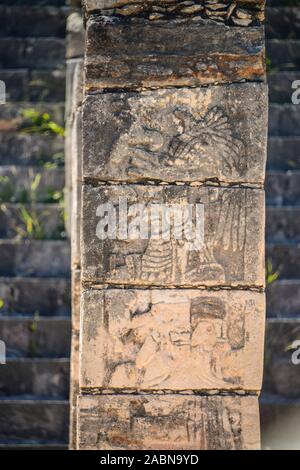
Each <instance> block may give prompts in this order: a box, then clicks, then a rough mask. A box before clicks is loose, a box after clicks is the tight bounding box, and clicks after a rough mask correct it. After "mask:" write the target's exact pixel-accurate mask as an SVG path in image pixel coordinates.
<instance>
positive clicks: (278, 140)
mask: <svg viewBox="0 0 300 470" xmlns="http://www.w3.org/2000/svg"><path fill="white" fill-rule="evenodd" d="M267 168H268V169H273V170H297V169H300V137H269V139H268V160H267Z"/></svg>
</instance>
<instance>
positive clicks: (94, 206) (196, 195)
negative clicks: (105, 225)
mask: <svg viewBox="0 0 300 470" xmlns="http://www.w3.org/2000/svg"><path fill="white" fill-rule="evenodd" d="M120 198H127V203H128V206H127V207H128V211H127V213H128V214H129V224H128V229H129V230H130V227H131V226H130V224H131V223H132V226H133V225H134V223H135V217H136V216H138V213H137V212H135V211H134V210H133V211H131V212H130V210H131V209H132V204H136V203H143V204H144V205H145V211H144V212H142V215H143V220H147V217H148V216H150V215H151V210H152V208H153V206H155V205H158V204H162V203H163V204H168V205H170V207H172V205H173V204H174V205H176V204H177V205H179V207H182V206H184V205H186V204H192V205H193V207H195V204H198V205H201V204H202V205H203V206H202V207H203V208H204V217H203V223H204V244H203V245H201V246H199V248H198V246H196V247H195V249H191V244H190V242H189V241H188V240H187V238H185V237H183V238H182V240H178V239H175V229H174V227H175V223H176V222H175V221H174V220H173V219H171V230H170V238H169V239H168V240H165V239H163V238H162V235H163V233H160V234H159V235H160V239H155V234H154V236H153V232H151V229H149V231H148V236H149V237H148V239H144V240H142V239H139V238H137V239H127V240H122V239H105V240H103V239H100V238H99V237H98V235H99V226H100V224H101V223H102V221H103V220H104V217H100V216H99V215H97V210H98V208H99V207H101V205H102V204H106V203H111V204H112V205H114V206H115V207H117V206H118V204H119V201H120ZM130 207H131V209H130ZM173 207H174V206H173ZM82 217H83V219H82V244H81V250H82V281H83V282H87V281H88V282H92V283H94V284H95V283H96V284H97V283H112V284H129V285H144V286H146V285H162V286H168V285H169V286H174V285H176V286H201V285H207V286H221V285H223V286H224V285H226V286H256V287H262V286H263V285H264V272H263V267H264V192H263V191H262V190H256V189H245V188H215V187H197V188H194V187H187V186H175V185H172V186H155V187H154V186H149V185H148V186H143V185H131V186H123V185H116V186H107V185H105V186H99V187H92V186H89V185H85V187H84V189H83V214H82ZM154 220H155V219H154ZM172 220H173V224H172ZM118 222H120V223H118ZM122 224H123V219H122V215H121V217H117V226H118V225H119V226H122V227H123V226H124V225H122ZM177 227H178V225H177ZM150 228H151V227H150ZM194 229H195V230H196V223H195V224H194ZM129 230H128V233H129ZM195 233H196V232H195ZM197 233H198V232H197ZM117 235H118V233H117Z"/></svg>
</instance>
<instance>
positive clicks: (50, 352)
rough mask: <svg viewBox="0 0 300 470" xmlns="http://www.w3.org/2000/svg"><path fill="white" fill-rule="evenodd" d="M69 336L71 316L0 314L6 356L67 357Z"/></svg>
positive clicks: (0, 327) (0, 335)
mask: <svg viewBox="0 0 300 470" xmlns="http://www.w3.org/2000/svg"><path fill="white" fill-rule="evenodd" d="M70 338H71V319H70V317H52V318H51V317H50V318H49V317H41V316H17V315H15V316H14V315H13V314H10V315H9V316H3V315H0V339H1V340H2V341H4V342H5V345H6V356H7V357H8V358H26V357H27V358H31V357H39V358H48V359H49V358H65V357H69V355H70V341H71V340H70ZM0 370H1V369H0Z"/></svg>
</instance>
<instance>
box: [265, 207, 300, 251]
mask: <svg viewBox="0 0 300 470" xmlns="http://www.w3.org/2000/svg"><path fill="white" fill-rule="evenodd" d="M266 239H267V242H270V243H281V242H293V243H299V242H300V207H291V206H286V207H274V206H269V207H268V208H267V214H266Z"/></svg>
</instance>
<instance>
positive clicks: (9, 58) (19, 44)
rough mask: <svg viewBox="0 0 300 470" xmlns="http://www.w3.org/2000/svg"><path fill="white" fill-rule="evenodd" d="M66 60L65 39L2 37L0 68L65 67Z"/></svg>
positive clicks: (0, 40)
mask: <svg viewBox="0 0 300 470" xmlns="http://www.w3.org/2000/svg"><path fill="white" fill-rule="evenodd" d="M64 61H65V40H64V39H61V38H25V39H24V38H14V37H2V38H0V68H25V67H29V68H32V69H33V68H34V69H53V68H64Z"/></svg>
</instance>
